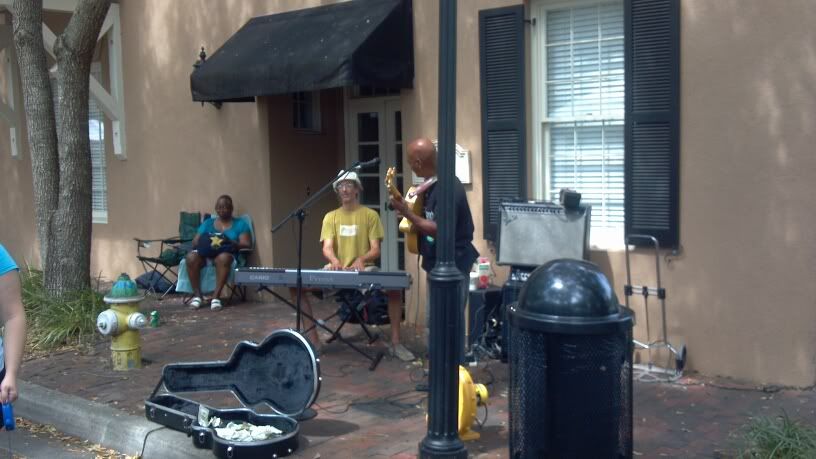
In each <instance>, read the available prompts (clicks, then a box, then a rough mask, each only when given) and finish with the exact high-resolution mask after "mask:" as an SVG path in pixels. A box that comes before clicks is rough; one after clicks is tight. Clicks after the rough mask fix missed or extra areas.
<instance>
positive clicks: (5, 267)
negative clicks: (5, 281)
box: [0, 244, 17, 275]
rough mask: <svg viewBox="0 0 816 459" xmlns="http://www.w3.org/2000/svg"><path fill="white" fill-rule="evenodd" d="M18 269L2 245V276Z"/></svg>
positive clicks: (0, 247) (0, 254)
mask: <svg viewBox="0 0 816 459" xmlns="http://www.w3.org/2000/svg"><path fill="white" fill-rule="evenodd" d="M15 269H17V263H15V262H14V259H13V258H11V255H9V253H8V251H7V250H6V248H5V247H3V244H0V275H3V274H5V273H7V272H9V271H13V270H15Z"/></svg>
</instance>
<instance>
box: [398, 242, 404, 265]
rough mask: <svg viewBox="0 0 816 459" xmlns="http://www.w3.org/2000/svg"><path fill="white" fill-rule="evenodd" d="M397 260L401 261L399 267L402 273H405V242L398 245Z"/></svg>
mask: <svg viewBox="0 0 816 459" xmlns="http://www.w3.org/2000/svg"><path fill="white" fill-rule="evenodd" d="M397 259H398V260H399V262H398V264H397V267H398V269H399V270H400V271H405V242H403V240H400V241H399V242H398V243H397Z"/></svg>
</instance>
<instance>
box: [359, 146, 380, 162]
mask: <svg viewBox="0 0 816 459" xmlns="http://www.w3.org/2000/svg"><path fill="white" fill-rule="evenodd" d="M358 151H359V152H360V161H368V160H371V159H374V158H376V157H377V156H380V146H379V145H360V146H359V147H358Z"/></svg>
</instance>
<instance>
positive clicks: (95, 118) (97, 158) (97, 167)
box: [51, 62, 108, 223]
mask: <svg viewBox="0 0 816 459" xmlns="http://www.w3.org/2000/svg"><path fill="white" fill-rule="evenodd" d="M91 75H93V76H94V77H96V79H97V80H101V76H102V66H101V64H100V63H99V62H93V63H92V64H91ZM51 88H52V91H51V93H52V95H53V98H54V113H57V112H58V111H59V105H58V100H59V97H58V94H57V81H56V76H53V75H52V78H51ZM88 138H89V140H90V144H91V210H92V213H93V223H108V179H107V168H106V166H105V115H104V113H102V109H101V108H99V105H98V104H97V102H96V101H95V100H94V99H93V97H91V98H89V99H88Z"/></svg>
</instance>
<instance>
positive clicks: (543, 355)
mask: <svg viewBox="0 0 816 459" xmlns="http://www.w3.org/2000/svg"><path fill="white" fill-rule="evenodd" d="M508 315H509V322H510V348H509V353H510V355H509V356H510V457H511V458H513V459H527V458H536V459H538V458H593V459H599V458H621V457H625V458H630V457H632V351H633V348H632V325H633V316H632V314H631V311H630V310H628V309H626V308H624V307H623V306H621V305H620V304H618V301H617V297H616V296H615V294H614V292H613V291H612V287H611V285H610V284H609V281H608V280H607V279H606V276H604V274H603V273H602V272H601V271H600V269H599V268H598V267H597V266H596V265H594V264H592V263H588V262H585V261H578V260H555V261H551V262H549V263H547V264H546V265H544V266H541V267H540V268H538V269H536V270H535V271H534V272H533V273H532V274H531V275H530V278H529V280H528V281H527V282H526V283H525V285H524V287H523V288H522V290H521V294H520V296H519V301H518V303H514V304H512V305H510V308H509V312H508Z"/></svg>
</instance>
